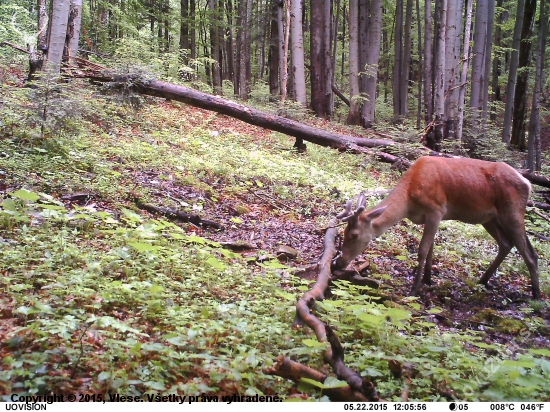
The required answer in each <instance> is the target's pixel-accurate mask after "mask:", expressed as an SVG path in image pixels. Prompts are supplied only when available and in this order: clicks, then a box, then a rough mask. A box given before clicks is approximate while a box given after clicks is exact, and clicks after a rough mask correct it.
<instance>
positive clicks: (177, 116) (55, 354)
mask: <svg viewBox="0 0 550 412" xmlns="http://www.w3.org/2000/svg"><path fill="white" fill-rule="evenodd" d="M87 104H88V105H89V107H88V109H87V110H85V111H84V112H83V113H84V114H83V115H82V116H81V117H80V118H79V119H77V120H74V121H73V122H74V126H75V130H74V131H73V132H72V136H71V137H68V135H67V134H65V135H64V137H53V136H51V137H47V138H44V139H35V138H30V137H28V136H29V135H28V134H27V135H25V134H23V131H22V130H23V128H24V124H23V123H21V124H23V126H20V125H18V126H11V128H10V127H7V126H6V125H7V124H8V123H7V122H6V123H5V124H4V128H3V131H2V134H0V147H1V149H0V190H1V195H2V198H3V203H2V204H0V262H2V263H1V265H0V272H1V273H2V277H1V279H0V282H1V283H2V286H1V287H0V342H2V343H0V362H2V363H3V368H2V370H1V371H0V394H1V395H4V396H7V395H9V394H11V393H14V392H17V393H67V394H68V393H78V394H93V393H96V394H97V393H102V394H106V393H120V394H123V395H138V396H142V395H144V394H147V393H162V394H170V393H178V394H210V395H219V396H221V395H227V394H234V393H237V394H246V395H253V394H256V393H264V394H274V393H278V394H281V395H283V396H284V397H289V396H291V397H296V398H301V399H307V398H308V397H311V398H312V399H315V398H317V399H318V398H322V391H321V392H318V391H317V390H311V388H309V389H308V390H305V389H304V388H299V390H298V389H296V388H295V387H293V384H292V382H287V381H285V380H282V379H280V378H277V377H272V376H269V375H266V374H264V373H263V371H262V370H263V368H265V367H267V366H270V365H272V364H273V363H274V362H275V360H276V358H277V357H278V356H279V355H285V356H290V357H292V358H293V359H296V360H299V361H300V362H303V363H307V364H309V365H311V366H312V367H314V368H318V369H321V370H323V371H325V372H329V371H328V369H327V367H326V366H324V365H322V359H321V355H320V353H321V351H322V350H323V346H322V345H318V344H316V343H315V342H314V341H313V335H312V334H311V333H310V332H308V331H305V330H295V329H293V328H292V320H293V316H294V305H295V302H296V300H297V299H298V298H299V297H300V296H301V295H302V294H303V293H304V291H306V290H307V289H308V288H309V287H310V286H311V280H308V279H300V278H298V277H297V276H295V275H293V273H295V272H296V270H297V269H299V268H303V267H306V266H308V265H311V264H314V263H316V262H317V261H318V259H319V257H320V255H321V253H322V251H323V250H322V245H323V238H324V228H325V227H326V225H327V224H328V222H329V220H330V218H331V217H333V216H334V215H335V214H336V213H338V212H339V211H341V210H342V208H343V206H344V204H345V202H346V200H347V199H349V198H351V197H353V196H356V195H357V194H358V193H359V192H360V191H362V190H366V191H369V190H371V191H373V190H379V189H390V188H391V187H393V186H394V185H395V183H396V182H397V180H398V179H399V176H400V173H399V172H398V171H395V170H392V169H391V168H390V167H389V166H388V165H385V164H379V163H376V162H375V161H374V160H373V159H369V158H365V157H363V156H356V155H352V154H348V153H339V152H337V151H334V150H331V149H327V148H321V147H315V146H314V145H308V150H307V152H306V153H297V152H296V151H294V150H290V148H291V146H292V143H293V139H291V138H288V137H286V136H283V135H280V134H277V133H272V132H270V131H268V130H265V129H260V128H257V127H253V126H249V125H246V124H244V123H241V122H239V121H236V120H235V119H231V118H228V117H226V116H220V115H216V114H213V113H211V112H208V111H205V110H201V109H197V108H193V107H189V106H186V105H184V104H179V103H175V102H165V101H160V100H153V99H149V100H147V102H146V103H145V105H144V106H142V107H141V108H140V109H138V110H136V111H134V110H130V109H129V108H125V107H120V106H117V105H115V104H113V103H111V102H110V101H109V100H108V99H107V98H106V97H105V96H99V95H97V96H93V97H88V103H87ZM23 106H24V107H26V109H25V110H30V111H32V107H31V108H30V109H29V107H30V104H29V105H28V106H25V104H23ZM3 110H4V112H3V114H4V115H5V116H6V113H7V115H9V116H12V117H13V118H16V117H17V116H18V115H20V114H19V113H17V112H16V111H11V112H10V111H8V110H7V109H6V108H4V109H3ZM5 118H6V119H7V118H8V116H6V117H5ZM14 124H15V123H14ZM317 125H320V126H324V127H332V128H340V126H336V125H329V124H327V123H324V122H319V121H318V122H317ZM20 128H21V129H20ZM30 128H31V129H32V126H31V127H30ZM26 133H29V132H28V131H26ZM65 133H68V132H65ZM348 133H349V131H348ZM136 199H139V201H140V202H143V203H148V204H151V205H154V206H159V207H169V208H172V209H177V210H180V211H183V212H186V213H191V214H197V215H200V216H201V217H202V218H204V219H208V220H212V221H216V222H218V223H220V224H221V225H222V226H223V229H220V230H218V229H214V228H207V227H201V226H196V225H193V224H189V223H180V222H176V221H174V220H169V218H168V217H163V216H159V215H157V214H151V213H149V212H145V211H143V210H141V209H139V208H138V207H137V204H136V202H135V200H136ZM379 200H381V197H379V196H377V195H373V196H371V197H370V198H369V203H370V204H371V205H374V204H376V202H378V201H379ZM544 224H545V223H544V222H543V220H542V219H541V218H540V217H539V216H538V215H535V214H533V213H528V218H527V229H528V230H529V231H533V232H544V230H546V229H544V227H545V226H544ZM421 229H422V228H421V227H419V226H417V225H414V224H412V223H411V222H409V221H402V222H400V223H399V224H397V225H396V226H394V227H393V228H392V229H391V230H390V231H388V233H386V234H385V235H383V236H381V237H380V238H379V239H377V240H375V241H373V242H372V243H371V245H369V248H368V249H367V251H366V252H365V253H364V254H363V255H362V256H361V257H360V258H359V259H358V262H363V261H368V262H369V265H368V267H367V269H366V271H365V274H367V275H368V276H370V277H372V278H376V279H378V280H380V281H381V287H380V288H379V289H378V290H376V291H372V290H370V289H369V288H366V287H356V286H353V285H350V284H348V283H347V282H336V284H335V285H333V296H332V298H331V299H327V300H326V301H324V302H322V303H320V304H319V305H318V306H319V307H318V310H319V313H320V314H321V317H322V318H323V320H324V321H326V322H329V323H330V324H331V325H334V326H335V327H336V329H337V333H338V334H339V336H340V340H341V341H342V342H343V343H344V346H345V350H346V360H347V362H348V363H349V365H350V366H351V367H352V368H354V369H356V370H358V371H359V372H360V373H362V374H363V375H365V376H369V377H371V378H372V379H374V380H375V381H376V382H377V388H378V390H379V391H380V393H381V396H382V397H383V398H385V399H389V400H400V399H401V396H402V390H403V387H404V386H405V383H404V382H403V381H401V380H400V379H397V378H394V377H393V376H392V375H391V373H390V371H389V369H388V367H387V361H388V360H390V359H395V360H398V361H400V362H407V363H411V364H413V365H415V366H414V367H415V371H416V374H415V376H414V378H413V379H412V381H411V382H410V383H409V384H408V386H409V391H410V399H411V400H413V399H418V400H439V399H449V398H452V397H456V398H457V399H467V400H502V399H518V400H519V399H524V400H539V401H542V400H545V401H548V400H550V388H549V387H548V385H547V382H548V379H549V377H550V350H549V349H548V348H549V347H550V307H549V302H548V299H549V296H550V276H549V267H548V258H549V256H550V245H549V244H548V242H544V241H542V240H539V239H538V238H535V237H531V240H532V243H533V245H534V247H535V249H537V251H538V253H539V256H540V261H539V264H540V272H541V285H542V291H543V301H539V302H537V301H532V300H531V299H530V281H529V276H528V272H527V270H526V267H525V264H524V263H523V262H522V260H521V258H520V256H519V254H518V253H517V252H516V251H515V250H514V251H513V252H512V253H511V254H510V256H509V257H508V258H507V259H506V261H505V262H504V263H503V264H502V266H501V267H500V269H499V271H498V273H497V275H495V277H494V278H493V279H492V280H491V282H490V287H489V288H488V289H486V288H484V287H481V286H480V285H477V283H476V282H477V280H478V279H479V277H480V276H481V274H482V273H483V270H484V269H485V268H486V267H487V266H488V265H489V263H490V262H491V261H492V259H493V258H494V256H495V255H496V244H494V241H493V240H492V238H491V237H490V236H489V235H488V234H486V233H485V232H484V230H483V229H482V228H481V227H479V226H471V225H465V224H461V223H457V222H444V223H443V224H442V225H441V229H440V231H439V233H438V235H437V237H436V243H435V252H434V271H435V274H434V285H433V286H430V287H427V286H424V287H423V289H422V291H421V293H420V295H419V297H418V298H411V297H408V292H409V290H410V286H411V282H412V272H413V269H414V267H415V264H416V253H417V248H418V242H419V239H420V237H421ZM243 248H244V250H236V249H243ZM289 248H290V249H289ZM292 249H294V250H295V252H296V253H297V256H296V257H293V256H292V257H289V256H288V254H289V250H290V251H291V252H292ZM283 252H286V253H283ZM290 254H291V253H290Z"/></svg>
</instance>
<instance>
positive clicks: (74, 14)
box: [63, 0, 82, 64]
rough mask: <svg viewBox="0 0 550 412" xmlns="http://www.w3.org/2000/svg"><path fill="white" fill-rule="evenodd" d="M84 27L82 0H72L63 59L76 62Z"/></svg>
mask: <svg viewBox="0 0 550 412" xmlns="http://www.w3.org/2000/svg"><path fill="white" fill-rule="evenodd" d="M81 28H82V0H71V7H70V10H69V20H68V24H67V36H66V37H65V50H64V52H63V54H64V56H63V59H64V60H66V61H67V62H68V63H69V64H71V63H74V58H75V57H77V55H78V43H79V41H80V29H81Z"/></svg>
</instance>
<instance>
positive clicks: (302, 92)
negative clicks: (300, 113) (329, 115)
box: [290, 0, 307, 106]
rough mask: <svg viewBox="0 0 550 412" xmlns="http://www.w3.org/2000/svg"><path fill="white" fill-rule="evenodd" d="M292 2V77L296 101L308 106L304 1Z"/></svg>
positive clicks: (293, 0)
mask: <svg viewBox="0 0 550 412" xmlns="http://www.w3.org/2000/svg"><path fill="white" fill-rule="evenodd" d="M290 3H291V6H292V9H291V16H292V20H291V23H290V27H291V31H292V77H293V79H294V91H295V93H296V101H297V102H298V103H300V104H302V105H303V106H307V96H306V74H305V61H304V35H303V28H302V24H303V20H302V1H301V0H291V2H290Z"/></svg>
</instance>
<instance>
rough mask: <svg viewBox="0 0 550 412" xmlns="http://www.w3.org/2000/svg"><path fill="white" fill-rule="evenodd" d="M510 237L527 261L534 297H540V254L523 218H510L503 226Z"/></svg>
mask: <svg viewBox="0 0 550 412" xmlns="http://www.w3.org/2000/svg"><path fill="white" fill-rule="evenodd" d="M502 229H504V231H505V232H506V234H507V235H508V237H509V238H510V239H511V240H512V242H513V243H514V246H515V247H516V249H517V250H518V252H519V253H520V255H521V257H522V258H523V260H524V261H525V264H526V265H527V268H528V269H529V274H530V275H531V288H532V289H531V291H532V294H533V298H534V299H540V286H539V268H538V255H537V252H535V249H534V248H533V245H531V242H529V239H528V238H527V235H526V234H525V222H524V221H523V219H521V221H519V220H515V219H514V220H512V219H510V220H509V222H508V224H507V225H506V226H504V225H503V226H502Z"/></svg>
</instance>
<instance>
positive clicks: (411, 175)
mask: <svg viewBox="0 0 550 412" xmlns="http://www.w3.org/2000/svg"><path fill="white" fill-rule="evenodd" d="M530 193H531V184H530V183H529V181H527V180H526V179H525V178H524V177H523V176H521V175H520V173H519V172H518V171H517V170H515V169H514V168H512V167H511V166H509V165H507V164H505V163H494V162H489V161H483V160H477V159H468V158H444V157H434V156H424V157H421V158H419V159H418V160H417V161H416V162H414V163H413V165H412V166H411V167H410V168H409V169H408V170H407V171H406V172H405V174H404V175H403V176H402V178H401V180H400V181H399V182H398V183H397V186H395V188H394V189H393V190H392V191H391V192H390V194H389V195H388V196H387V197H386V198H385V199H384V200H383V201H382V202H380V203H379V204H378V205H377V206H375V207H374V208H372V209H370V210H366V198H365V196H364V194H363V193H362V194H361V195H360V196H359V198H358V201H357V207H356V209H355V210H354V211H352V207H353V200H350V201H348V202H347V204H346V207H345V210H344V211H343V212H342V213H340V214H338V215H337V216H336V217H337V218H338V219H341V220H342V221H343V222H347V226H346V228H345V230H344V238H343V239H344V240H343V244H342V248H341V251H340V252H339V254H338V255H337V256H336V258H335V259H334V261H333V263H332V267H333V269H344V268H346V267H347V266H348V264H349V263H350V262H351V261H352V260H353V259H355V257H356V256H357V255H359V254H361V253H363V252H364V251H365V249H366V248H367V245H368V244H369V243H370V241H371V240H372V239H375V238H377V237H379V236H380V235H382V234H383V233H384V232H386V231H387V230H388V229H389V228H390V227H392V226H394V225H395V224H396V223H398V222H400V221H401V220H403V219H405V218H406V219H409V220H410V221H412V222H413V223H415V224H419V225H422V224H423V225H424V233H423V235H422V239H421V241H420V246H419V248H418V267H417V268H416V272H415V277H414V281H413V286H412V289H411V295H417V294H418V291H419V287H420V282H421V280H422V282H423V283H425V284H428V285H430V284H432V280H431V271H432V256H433V244H434V238H435V234H436V232H437V230H438V228H439V224H440V223H441V221H442V220H458V221H460V222H464V223H469V224H481V225H483V227H484V228H485V230H487V232H488V233H489V235H491V237H493V238H494V239H495V240H496V242H497V244H498V253H497V256H496V258H495V259H494V261H493V262H492V263H491V265H490V266H489V268H488V269H487V270H486V271H485V273H484V274H483V276H482V277H481V278H480V280H479V283H481V284H483V285H485V286H487V283H488V282H489V280H490V279H491V277H492V276H493V275H494V274H495V272H496V270H497V269H498V267H499V266H500V264H501V263H502V261H503V260H504V258H506V256H507V255H508V254H509V253H510V251H511V249H512V247H514V246H515V247H516V249H517V250H518V251H519V253H520V255H521V256H522V258H523V260H524V261H525V264H526V265H527V268H528V269H529V274H530V275H531V288H532V289H531V290H532V295H533V298H534V299H540V286H539V272H538V256H537V253H536V252H535V249H534V248H533V246H532V245H531V243H530V242H529V239H528V238H527V235H526V233H525V211H526V206H527V201H528V199H529V195H530ZM423 272H424V276H423V277H422V273H423Z"/></svg>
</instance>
